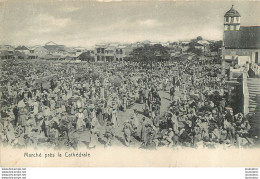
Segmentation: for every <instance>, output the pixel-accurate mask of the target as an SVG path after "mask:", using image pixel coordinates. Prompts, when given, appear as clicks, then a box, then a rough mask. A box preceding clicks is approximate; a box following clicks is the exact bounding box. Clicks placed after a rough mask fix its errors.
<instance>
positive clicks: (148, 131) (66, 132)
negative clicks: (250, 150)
mask: <svg viewBox="0 0 260 179" xmlns="http://www.w3.org/2000/svg"><path fill="white" fill-rule="evenodd" d="M0 66H1V77H2V78H1V91H0V98H1V121H0V140H1V143H2V144H3V145H11V146H13V147H16V148H24V147H34V148H38V147H42V146H43V147H52V148H55V149H60V148H74V149H77V148H79V147H82V146H85V147H88V148H95V147H98V146H104V147H109V146H116V145H119V146H120V145H122V146H127V147H131V146H136V147H140V148H145V149H157V148H160V147H170V148H180V147H193V148H200V147H206V148H218V147H226V148H228V147H250V146H252V145H254V140H253V137H252V136H251V135H250V129H251V126H250V123H249V121H248V119H247V118H246V117H245V116H244V115H243V114H242V113H237V114H233V111H232V108H231V107H232V106H230V102H229V100H230V99H229V98H230V96H229V93H228V87H227V84H226V81H225V76H221V69H220V68H221V67H220V65H218V64H215V63H213V62H212V60H211V59H210V58H198V59H192V60H177V61H167V62H149V63H144V62H118V63H88V62H82V63H63V62H60V61H30V60H20V61H19V60H8V61H2V62H1V65H0Z"/></svg>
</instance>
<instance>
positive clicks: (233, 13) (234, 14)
mask: <svg viewBox="0 0 260 179" xmlns="http://www.w3.org/2000/svg"><path fill="white" fill-rule="evenodd" d="M224 17H241V16H240V14H239V12H237V10H235V9H234V6H233V5H232V7H231V9H229V11H227V12H226V14H225V15H224Z"/></svg>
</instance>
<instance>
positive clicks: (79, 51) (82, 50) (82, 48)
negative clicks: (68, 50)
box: [73, 47, 87, 57]
mask: <svg viewBox="0 0 260 179" xmlns="http://www.w3.org/2000/svg"><path fill="white" fill-rule="evenodd" d="M73 49H74V50H75V51H76V56H77V57H78V56H79V55H80V54H82V53H84V52H86V51H87V49H86V48H84V47H74V48H73Z"/></svg>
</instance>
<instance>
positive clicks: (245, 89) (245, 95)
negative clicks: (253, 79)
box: [242, 73, 249, 115]
mask: <svg viewBox="0 0 260 179" xmlns="http://www.w3.org/2000/svg"><path fill="white" fill-rule="evenodd" d="M242 88H243V103H244V104H243V113H244V114H245V115H246V114H248V113H249V109H248V107H249V92H248V87H247V73H243V76H242Z"/></svg>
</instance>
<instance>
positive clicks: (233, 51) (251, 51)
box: [223, 49, 260, 63]
mask: <svg viewBox="0 0 260 179" xmlns="http://www.w3.org/2000/svg"><path fill="white" fill-rule="evenodd" d="M256 52H258V62H259V61H260V49H224V50H223V58H225V56H226V55H228V56H229V55H231V56H232V55H233V56H236V55H238V56H250V58H251V61H250V63H255V53H256Z"/></svg>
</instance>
